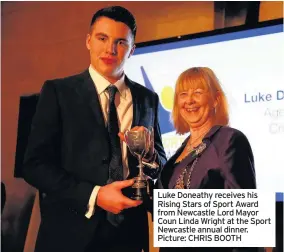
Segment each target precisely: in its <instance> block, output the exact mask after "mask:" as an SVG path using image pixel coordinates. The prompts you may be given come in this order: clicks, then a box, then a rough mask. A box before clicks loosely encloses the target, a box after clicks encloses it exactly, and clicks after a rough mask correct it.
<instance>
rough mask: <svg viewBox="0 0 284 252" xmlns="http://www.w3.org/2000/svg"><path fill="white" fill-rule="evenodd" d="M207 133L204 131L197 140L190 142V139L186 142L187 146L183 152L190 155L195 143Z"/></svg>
mask: <svg viewBox="0 0 284 252" xmlns="http://www.w3.org/2000/svg"><path fill="white" fill-rule="evenodd" d="M208 132H209V130H208V131H206V132H205V133H204V134H202V135H200V136H199V137H198V138H196V139H195V140H194V141H190V139H189V140H188V146H186V148H185V150H186V152H187V153H190V152H192V151H193V150H194V147H193V144H194V143H196V142H197V141H198V140H199V139H200V138H203V137H204V136H205V135H206V134H207V133H208Z"/></svg>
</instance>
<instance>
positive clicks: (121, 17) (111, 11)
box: [90, 6, 137, 39]
mask: <svg viewBox="0 0 284 252" xmlns="http://www.w3.org/2000/svg"><path fill="white" fill-rule="evenodd" d="M100 17H108V18H110V19H113V20H115V21H117V22H122V23H124V24H126V25H127V26H128V27H129V28H130V30H131V32H132V35H133V38H134V39H135V36H136V29H137V27H136V21H135V18H134V16H133V15H132V13H131V12H130V11H129V10H127V9H125V8H123V7H121V6H111V7H106V8H103V9H100V10H98V11H97V12H96V13H95V14H94V16H93V18H92V21H91V25H90V26H91V27H92V25H93V24H94V23H95V22H96V20H97V19H98V18H100Z"/></svg>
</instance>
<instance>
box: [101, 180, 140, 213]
mask: <svg viewBox="0 0 284 252" xmlns="http://www.w3.org/2000/svg"><path fill="white" fill-rule="evenodd" d="M133 183H134V180H133V179H129V180H123V181H115V182H113V183H111V184H108V185H105V186H102V187H101V188H100V189H99V192H98V195H97V205H98V206H99V207H101V208H103V209H104V210H106V211H109V212H111V213H114V214H118V213H120V212H121V211H122V210H124V209H126V208H131V207H137V206H139V205H140V204H141V203H142V201H140V200H132V199H129V198H127V197H126V196H124V195H123V194H122V192H121V189H123V188H125V187H129V186H131V185H133Z"/></svg>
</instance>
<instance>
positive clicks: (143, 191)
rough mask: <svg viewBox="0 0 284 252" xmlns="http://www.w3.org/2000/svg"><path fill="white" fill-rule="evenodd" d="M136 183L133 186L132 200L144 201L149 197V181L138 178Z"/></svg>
mask: <svg viewBox="0 0 284 252" xmlns="http://www.w3.org/2000/svg"><path fill="white" fill-rule="evenodd" d="M134 179H135V182H134V184H133V185H132V187H131V188H132V195H131V199H133V200H144V199H146V198H147V197H148V193H147V185H148V184H147V180H144V179H142V178H139V177H136V178H134Z"/></svg>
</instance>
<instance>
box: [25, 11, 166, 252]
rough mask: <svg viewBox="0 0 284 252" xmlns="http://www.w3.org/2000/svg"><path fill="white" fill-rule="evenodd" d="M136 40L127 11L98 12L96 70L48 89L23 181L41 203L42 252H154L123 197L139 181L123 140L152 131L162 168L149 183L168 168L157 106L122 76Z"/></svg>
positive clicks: (136, 211)
mask: <svg viewBox="0 0 284 252" xmlns="http://www.w3.org/2000/svg"><path fill="white" fill-rule="evenodd" d="M135 35H136V23H135V19H134V17H133V15H132V14H131V13H130V12H129V11H128V10H126V9H125V8H122V7H119V6H113V7H108V8H104V9H101V10H99V11H98V12H97V13H95V15H94V16H93V18H92V21H91V26H90V31H89V34H88V35H87V39H86V46H87V48H88V50H89V52H90V60H91V64H90V67H89V68H88V69H87V70H86V71H84V72H83V73H81V74H78V75H74V76H71V77H67V78H64V79H56V80H50V81H46V82H45V84H44V85H43V88H42V90H41V94H40V98H39V101H38V105H37V110H36V113H35V116H34V119H33V123H32V127H31V134H30V138H29V143H28V146H27V151H26V155H25V161H24V178H25V180H26V181H27V182H28V183H30V184H31V185H33V186H34V187H36V188H37V189H39V192H40V198H41V201H40V207H41V225H40V229H39V233H38V238H37V244H36V251H39V252H45V251H46V252H47V251H48V252H50V251H52V252H57V251H58V252H59V251H60V252H62V251H68V252H73V251H74V252H81V251H82V252H90V251H98V252H107V251H110V252H111V251H116V252H117V251H123V252H128V251H129V252H140V251H141V250H142V249H144V251H147V250H148V223H147V213H146V209H145V207H144V206H143V204H142V201H136V200H132V199H130V198H129V197H126V196H125V195H123V193H122V191H124V190H125V189H126V188H128V187H130V186H131V185H132V184H133V179H131V178H133V177H135V176H136V175H137V173H138V169H137V167H136V166H137V164H138V163H137V159H136V158H135V157H133V156H132V155H131V154H129V152H128V151H127V146H126V145H125V143H122V142H120V141H119V137H118V135H117V133H118V131H120V132H125V131H126V130H127V129H128V130H130V129H131V128H133V127H135V126H142V127H145V128H150V127H153V129H154V144H153V146H152V148H151V151H150V152H149V153H148V156H147V159H148V160H150V161H155V162H156V163H158V164H159V168H157V169H152V170H150V169H149V170H148V173H147V175H148V176H150V177H151V178H152V179H155V178H157V177H158V175H159V172H160V170H161V169H162V166H163V164H164V163H165V160H166V157H165V152H164V149H163V145H162V141H161V134H160V128H159V123H158V104H159V99H158V96H157V94H156V93H154V92H152V91H150V90H148V89H146V88H145V87H143V86H141V85H139V84H137V83H135V82H133V81H131V80H130V79H128V78H127V76H126V75H125V74H124V70H123V69H124V64H125V62H126V60H127V59H128V58H129V57H130V56H131V55H132V54H133V52H134V49H135V44H134V40H135ZM114 86H115V87H114ZM140 129H141V127H140ZM142 129H144V128H142ZM146 172H147V169H146V171H145V173H146Z"/></svg>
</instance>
